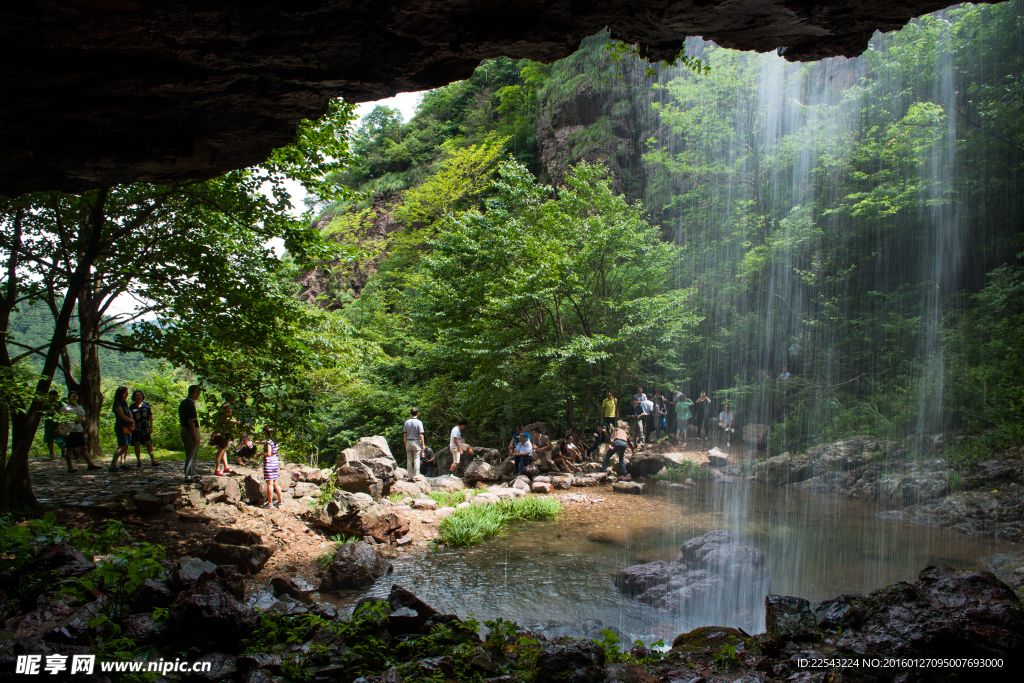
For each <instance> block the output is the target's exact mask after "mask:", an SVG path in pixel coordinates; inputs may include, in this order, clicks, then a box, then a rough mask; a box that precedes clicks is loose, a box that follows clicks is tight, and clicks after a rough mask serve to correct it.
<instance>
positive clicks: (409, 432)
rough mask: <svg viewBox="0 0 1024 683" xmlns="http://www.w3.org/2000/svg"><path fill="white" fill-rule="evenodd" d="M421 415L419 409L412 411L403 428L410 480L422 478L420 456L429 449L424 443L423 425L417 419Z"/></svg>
mask: <svg viewBox="0 0 1024 683" xmlns="http://www.w3.org/2000/svg"><path fill="white" fill-rule="evenodd" d="M419 414H420V411H419V409H418V408H413V409H411V410H410V411H409V416H410V417H409V419H408V420H406V421H405V425H403V426H402V432H404V433H405V469H406V472H408V474H407V475H406V476H407V477H408V478H409V479H410V480H412V479H415V478H416V477H418V476H420V454H421V453H422V452H423V449H425V448H426V447H427V444H426V443H424V441H423V423H422V422H421V421H420V419H419V418H418V417H416V416H417V415H419Z"/></svg>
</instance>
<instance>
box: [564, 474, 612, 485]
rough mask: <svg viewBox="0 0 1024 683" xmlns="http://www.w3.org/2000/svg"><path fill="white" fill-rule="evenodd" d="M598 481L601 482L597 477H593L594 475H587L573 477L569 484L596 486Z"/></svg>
mask: <svg viewBox="0 0 1024 683" xmlns="http://www.w3.org/2000/svg"><path fill="white" fill-rule="evenodd" d="M606 476H607V475H606ZM600 483H601V482H600V481H599V480H598V479H595V478H594V477H589V476H587V477H573V478H572V482H571V485H572V486H597V485H598V484H600Z"/></svg>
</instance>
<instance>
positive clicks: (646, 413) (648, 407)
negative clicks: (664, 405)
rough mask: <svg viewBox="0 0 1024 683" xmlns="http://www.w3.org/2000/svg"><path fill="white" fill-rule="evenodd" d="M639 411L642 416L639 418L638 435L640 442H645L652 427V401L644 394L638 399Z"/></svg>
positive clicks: (649, 435)
mask: <svg viewBox="0 0 1024 683" xmlns="http://www.w3.org/2000/svg"><path fill="white" fill-rule="evenodd" d="M640 411H641V413H642V416H641V418H640V423H641V427H640V436H641V441H642V443H644V444H646V443H647V441H648V440H649V439H650V437H651V430H653V429H654V401H651V400H650V399H648V398H647V397H646V396H644V398H643V400H642V401H640Z"/></svg>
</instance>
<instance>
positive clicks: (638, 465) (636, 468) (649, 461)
mask: <svg viewBox="0 0 1024 683" xmlns="http://www.w3.org/2000/svg"><path fill="white" fill-rule="evenodd" d="M664 466H665V457H664V456H662V455H658V454H657V453H638V454H637V455H635V456H634V457H632V458H630V460H629V462H628V463H626V472H627V473H628V474H629V475H631V476H632V477H633V478H634V479H639V478H640V477H650V476H653V475H655V474H657V473H658V472H659V471H661V468H663V467H664Z"/></svg>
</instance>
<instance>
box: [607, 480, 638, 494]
mask: <svg viewBox="0 0 1024 683" xmlns="http://www.w3.org/2000/svg"><path fill="white" fill-rule="evenodd" d="M644 489H645V484H641V483H639V482H636V481H617V482H615V483H614V484H612V490H613V491H616V492H617V493H630V494H633V495H640V494H641V493H643V492H644Z"/></svg>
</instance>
